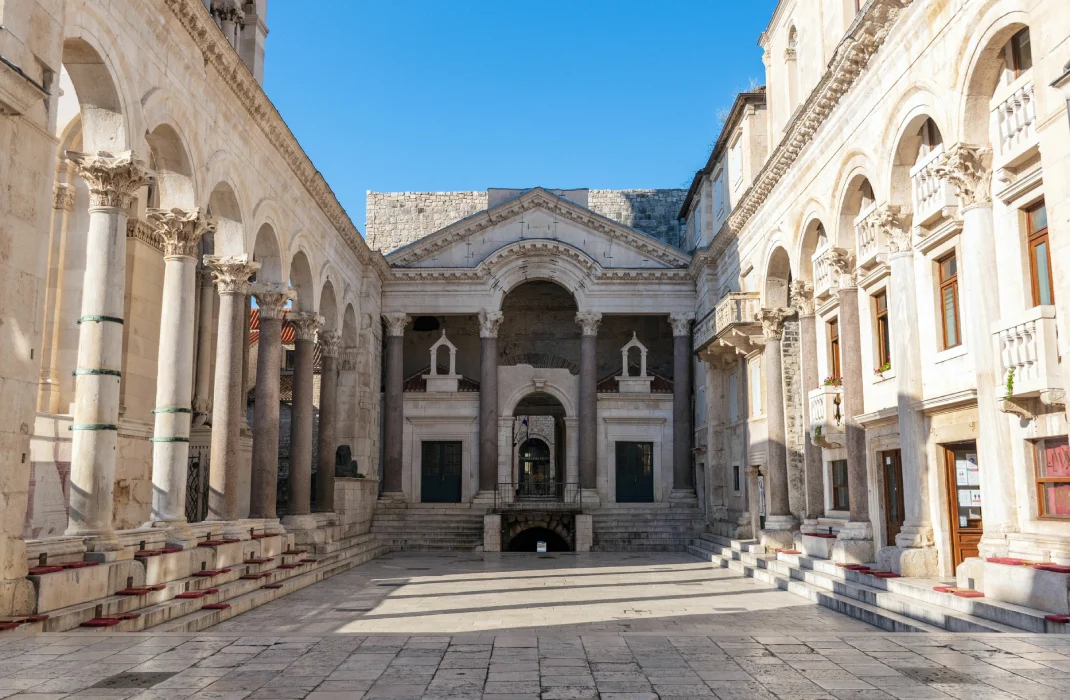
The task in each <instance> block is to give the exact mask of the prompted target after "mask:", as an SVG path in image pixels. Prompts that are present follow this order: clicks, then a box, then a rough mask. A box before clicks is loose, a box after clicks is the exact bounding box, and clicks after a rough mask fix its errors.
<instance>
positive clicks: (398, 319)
mask: <svg viewBox="0 0 1070 700" xmlns="http://www.w3.org/2000/svg"><path fill="white" fill-rule="evenodd" d="M383 320H384V321H386V334H387V335H388V336H390V337H393V338H400V337H402V336H403V335H405V326H407V325H409V315H408V314H403V313H392V314H383Z"/></svg>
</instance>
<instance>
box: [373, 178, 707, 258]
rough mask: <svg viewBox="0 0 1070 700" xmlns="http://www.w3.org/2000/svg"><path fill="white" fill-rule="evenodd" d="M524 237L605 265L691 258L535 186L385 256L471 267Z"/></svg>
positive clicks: (520, 241) (654, 239) (658, 241)
mask: <svg viewBox="0 0 1070 700" xmlns="http://www.w3.org/2000/svg"><path fill="white" fill-rule="evenodd" d="M525 241H527V242H531V243H537V242H539V241H548V242H551V243H552V244H553V245H551V246H550V248H557V249H561V250H564V249H565V248H568V249H573V250H575V251H577V252H578V254H580V255H583V256H586V257H587V258H589V259H590V260H591V261H592V262H594V263H597V265H598V266H600V267H601V268H609V269H611V268H626V269H636V268H648V269H666V268H669V269H679V268H685V267H687V266H688V264H689V263H690V261H691V256H689V255H687V254H686V253H684V252H682V251H680V250H678V249H677V248H674V247H672V246H670V245H668V244H666V243H664V242H662V241H660V240H658V239H656V238H654V237H652V236H649V235H647V234H645V233H643V232H642V231H638V230H636V229H633V228H631V227H629V226H625V225H624V224H621V223H619V222H616V221H614V220H612V219H609V218H607V217H605V216H602V215H601V214H597V213H595V212H593V211H591V210H590V209H587V208H585V207H582V206H580V205H579V204H576V203H575V202H571V201H569V200H567V199H564V198H562V197H559V196H557V195H555V194H554V193H552V192H550V191H548V190H546V189H543V188H541V187H536V188H534V189H531V190H527V191H525V192H523V193H522V194H520V195H518V196H517V197H514V198H512V199H509V200H507V201H505V202H502V203H501V204H498V205H497V206H494V207H491V208H489V209H486V210H484V211H481V212H479V213H477V214H473V215H472V216H469V217H467V218H464V219H461V220H460V221H457V222H455V223H453V224H450V225H449V226H447V227H445V228H442V229H439V230H438V231H435V232H433V233H431V234H428V235H427V236H425V237H424V238H421V239H420V240H418V241H415V242H414V243H411V244H409V245H407V246H405V247H403V248H399V249H398V250H396V251H394V252H393V253H391V254H390V255H388V256H387V257H386V259H387V262H389V263H390V265H391V266H392V267H396V268H450V269H458V268H476V267H479V266H480V265H484V266H485V264H486V262H487V261H488V260H489V259H490V258H492V257H493V256H495V254H496V253H500V252H501V251H502V250H503V249H505V248H507V247H514V248H515V247H516V244H519V243H522V242H525ZM550 248H548V249H547V250H549V249H550Z"/></svg>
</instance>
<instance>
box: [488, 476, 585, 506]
mask: <svg viewBox="0 0 1070 700" xmlns="http://www.w3.org/2000/svg"><path fill="white" fill-rule="evenodd" d="M582 507H583V491H582V490H581V489H580V485H579V484H575V483H573V484H567V483H564V482H559V481H546V482H541V483H532V482H523V483H519V484H517V483H501V484H498V490H497V491H495V492H494V509H495V510H578V509H580V508H582Z"/></svg>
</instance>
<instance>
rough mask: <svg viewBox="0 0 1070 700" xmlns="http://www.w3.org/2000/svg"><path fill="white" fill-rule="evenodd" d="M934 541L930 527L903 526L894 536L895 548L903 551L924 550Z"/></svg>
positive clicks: (932, 544)
mask: <svg viewBox="0 0 1070 700" xmlns="http://www.w3.org/2000/svg"><path fill="white" fill-rule="evenodd" d="M935 541H936V540H935V537H934V536H933V528H932V526H931V525H905V526H904V527H903V529H902V530H900V532H899V534H898V535H896V536H895V546H896V547H899V548H903V549H924V548H927V547H932V546H934V543H935Z"/></svg>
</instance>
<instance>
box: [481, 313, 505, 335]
mask: <svg viewBox="0 0 1070 700" xmlns="http://www.w3.org/2000/svg"><path fill="white" fill-rule="evenodd" d="M504 318H505V316H504V315H503V314H502V312H501V311H487V310H486V309H482V310H481V311H480V312H479V337H480V338H497V337H498V328H499V327H501V325H502V320H503V319H504Z"/></svg>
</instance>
